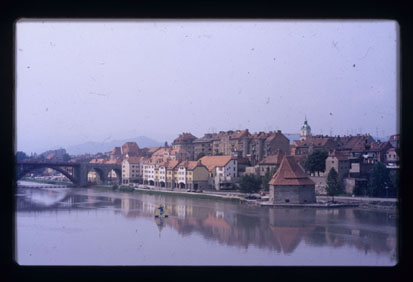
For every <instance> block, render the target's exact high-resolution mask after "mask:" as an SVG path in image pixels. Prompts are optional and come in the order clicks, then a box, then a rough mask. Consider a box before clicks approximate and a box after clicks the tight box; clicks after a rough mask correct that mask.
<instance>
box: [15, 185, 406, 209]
mask: <svg viewBox="0 0 413 282" xmlns="http://www.w3.org/2000/svg"><path fill="white" fill-rule="evenodd" d="M23 181H29V182H37V183H47V182H48V183H49V184H55V185H56V184H57V185H59V184H60V185H61V184H62V182H58V181H50V180H40V181H39V180H33V181H31V180H26V179H25V180H23ZM57 182H58V183H57ZM65 184H66V183H65ZM68 184H69V185H67V188H74V187H73V186H70V184H71V183H68ZM23 187H24V185H23ZM112 187H113V185H92V186H89V187H86V188H93V189H99V190H100V189H104V190H108V191H113V192H123V193H134V192H137V193H145V194H169V195H175V196H183V197H195V198H200V199H215V200H225V201H233V202H237V203H239V204H248V205H256V206H261V207H291V208H294V207H295V208H347V207H357V208H362V209H374V210H393V211H396V212H397V211H398V199H394V198H363V197H348V196H335V197H334V199H335V201H336V203H335V204H332V203H330V204H326V202H327V201H329V200H331V197H330V196H325V195H317V196H316V201H317V203H313V204H272V203H269V202H268V201H265V200H263V199H246V198H245V196H246V195H247V194H242V193H239V192H234V191H224V192H215V191H208V190H207V191H204V192H203V193H196V192H186V191H179V190H178V191H176V190H174V191H169V190H163V189H161V188H158V189H143V188H132V187H129V186H123V185H121V186H120V187H119V188H118V189H115V190H113V188H112ZM55 188H59V187H55ZM74 189H76V188H74Z"/></svg>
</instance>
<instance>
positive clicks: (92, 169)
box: [86, 167, 107, 183]
mask: <svg viewBox="0 0 413 282" xmlns="http://www.w3.org/2000/svg"><path fill="white" fill-rule="evenodd" d="M90 172H95V173H96V174H97V176H98V177H99V180H100V183H106V179H107V172H106V171H105V170H103V169H101V168H99V167H90V168H88V169H87V172H86V175H87V176H88V178H89V173H90ZM88 180H89V179H88Z"/></svg>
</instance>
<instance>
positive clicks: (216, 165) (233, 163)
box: [200, 156, 238, 190]
mask: <svg viewBox="0 0 413 282" xmlns="http://www.w3.org/2000/svg"><path fill="white" fill-rule="evenodd" d="M200 161H201V163H202V165H204V166H206V167H207V168H208V171H209V179H208V185H209V186H210V187H211V188H213V189H216V190H221V189H228V188H233V184H234V183H235V182H236V181H237V180H238V170H237V159H236V158H233V157H231V156H205V157H202V158H201V159H200Z"/></svg>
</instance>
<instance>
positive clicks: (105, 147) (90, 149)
mask: <svg viewBox="0 0 413 282" xmlns="http://www.w3.org/2000/svg"><path fill="white" fill-rule="evenodd" d="M126 142H136V143H137V144H138V146H139V148H144V147H156V146H162V145H163V144H161V143H160V142H158V141H155V140H153V139H151V138H148V137H146V136H139V137H136V138H129V139H124V140H112V141H109V142H86V143H83V144H79V145H74V146H69V147H67V148H66V151H67V153H68V154H70V155H80V154H86V153H90V154H96V153H99V152H102V153H104V152H109V151H112V150H113V148H115V147H120V146H122V145H123V144H125V143H126Z"/></svg>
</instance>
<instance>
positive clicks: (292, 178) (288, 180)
mask: <svg viewBox="0 0 413 282" xmlns="http://www.w3.org/2000/svg"><path fill="white" fill-rule="evenodd" d="M269 184H270V185H274V186H290V185H314V182H313V181H312V180H311V179H310V178H309V177H308V176H307V175H306V174H305V172H304V170H303V169H302V168H301V167H300V166H299V165H298V163H297V162H296V161H295V159H294V157H293V156H284V158H283V160H282V161H281V165H280V167H279V168H278V170H277V172H276V173H275V174H274V175H273V177H272V179H271V181H270V182H269Z"/></svg>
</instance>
